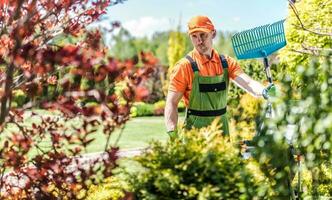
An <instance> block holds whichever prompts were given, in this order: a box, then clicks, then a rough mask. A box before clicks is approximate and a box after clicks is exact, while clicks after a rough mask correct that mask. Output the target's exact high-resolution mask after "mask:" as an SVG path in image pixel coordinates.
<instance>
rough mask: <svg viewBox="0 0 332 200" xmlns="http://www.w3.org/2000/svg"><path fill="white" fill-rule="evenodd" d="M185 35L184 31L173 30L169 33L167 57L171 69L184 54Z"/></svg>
mask: <svg viewBox="0 0 332 200" xmlns="http://www.w3.org/2000/svg"><path fill="white" fill-rule="evenodd" d="M185 37H186V36H185V35H184V33H181V32H180V31H172V32H170V34H169V39H168V49H167V58H168V65H169V69H170V70H171V69H172V67H173V66H174V65H175V63H176V62H177V61H178V60H180V59H181V58H182V57H183V56H184V53H185V52H184V51H185Z"/></svg>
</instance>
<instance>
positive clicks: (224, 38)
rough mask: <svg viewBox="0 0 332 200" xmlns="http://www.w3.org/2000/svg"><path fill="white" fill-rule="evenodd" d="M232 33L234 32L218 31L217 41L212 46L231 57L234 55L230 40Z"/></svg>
mask: <svg viewBox="0 0 332 200" xmlns="http://www.w3.org/2000/svg"><path fill="white" fill-rule="evenodd" d="M233 34H234V33H231V32H218V34H217V42H216V43H215V45H214V48H216V49H217V51H218V52H219V53H220V54H226V55H229V56H231V57H234V56H235V54H234V50H233V46H232V41H231V38H232V35H233Z"/></svg>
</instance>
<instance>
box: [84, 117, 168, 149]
mask: <svg viewBox="0 0 332 200" xmlns="http://www.w3.org/2000/svg"><path fill="white" fill-rule="evenodd" d="M120 134H121V135H120ZM119 136H120V140H119V141H118V143H117V144H116V141H117V139H118V137H119ZM167 138H168V136H167V134H166V129H165V125H164V117H137V118H133V119H131V120H130V121H128V122H127V123H126V125H125V127H124V129H123V130H122V131H120V130H117V131H115V132H114V133H112V135H111V140H110V142H111V143H110V144H112V145H118V146H119V147H120V148H121V149H134V148H144V147H147V146H148V144H149V141H151V140H160V141H166V140H167ZM95 139H96V140H95V141H94V142H92V144H91V145H90V146H89V147H88V152H98V151H103V149H104V147H105V144H106V137H105V135H104V134H103V133H102V132H101V131H99V132H98V133H97V134H96V138H95Z"/></svg>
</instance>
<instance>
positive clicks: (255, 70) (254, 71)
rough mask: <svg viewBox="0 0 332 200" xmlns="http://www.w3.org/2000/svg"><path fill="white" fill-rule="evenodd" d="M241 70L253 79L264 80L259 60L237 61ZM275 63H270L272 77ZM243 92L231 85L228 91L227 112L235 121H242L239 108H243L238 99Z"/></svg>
mask: <svg viewBox="0 0 332 200" xmlns="http://www.w3.org/2000/svg"><path fill="white" fill-rule="evenodd" d="M270 62H271V63H274V62H275V61H274V59H273V57H272V59H270ZM239 64H240V66H241V68H242V70H243V71H244V72H245V73H246V74H248V75H249V76H250V77H252V78H253V79H254V80H257V81H259V82H264V80H266V76H265V72H264V66H263V63H262V61H261V60H244V61H240V62H239ZM277 71H278V69H277V65H276V64H272V65H271V72H272V77H276V75H277ZM244 93H245V91H243V90H242V89H241V88H239V87H237V86H234V85H232V86H231V87H230V90H229V93H228V105H229V107H230V109H229V112H230V114H231V116H232V117H233V118H234V120H235V121H236V122H240V121H242V119H241V118H242V117H243V115H242V112H239V110H243V108H241V107H242V105H240V99H241V96H242V95H243V94H244ZM246 120H254V118H247V119H246Z"/></svg>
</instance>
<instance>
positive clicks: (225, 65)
mask: <svg viewBox="0 0 332 200" xmlns="http://www.w3.org/2000/svg"><path fill="white" fill-rule="evenodd" d="M219 57H220V60H221V65H222V68H223V69H226V68H228V62H227V60H226V58H225V56H224V55H219Z"/></svg>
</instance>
